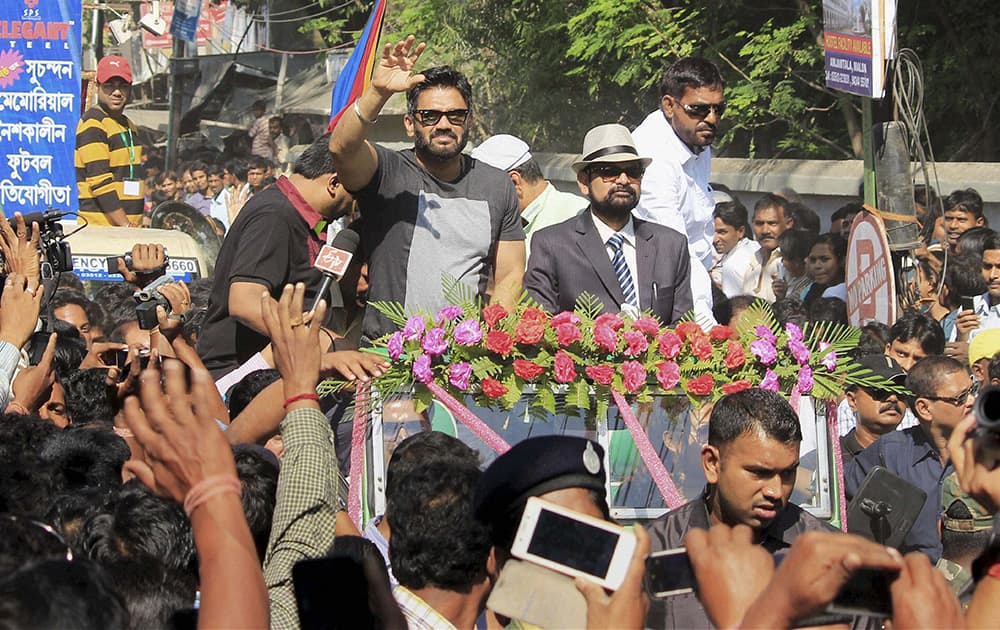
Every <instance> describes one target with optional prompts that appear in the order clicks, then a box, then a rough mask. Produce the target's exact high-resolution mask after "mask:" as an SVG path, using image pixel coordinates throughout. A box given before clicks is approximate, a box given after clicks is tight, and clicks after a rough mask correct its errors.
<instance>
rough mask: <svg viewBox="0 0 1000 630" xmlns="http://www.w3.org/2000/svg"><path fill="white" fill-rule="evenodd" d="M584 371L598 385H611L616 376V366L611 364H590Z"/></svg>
mask: <svg viewBox="0 0 1000 630" xmlns="http://www.w3.org/2000/svg"><path fill="white" fill-rule="evenodd" d="M583 371H584V372H586V373H587V376H589V377H590V378H591V379H592V380H593V381H594V382H595V383H597V384H598V385H610V384H611V380H612V379H613V378H614V377H615V368H613V367H611V366H610V365H588V366H587V367H585V368H583Z"/></svg>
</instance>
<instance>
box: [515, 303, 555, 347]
mask: <svg viewBox="0 0 1000 630" xmlns="http://www.w3.org/2000/svg"><path fill="white" fill-rule="evenodd" d="M548 321H549V316H548V315H546V314H545V311H543V310H541V309H538V308H526V309H524V313H523V314H522V315H521V321H519V322H517V326H516V327H515V328H514V341H516V342H517V343H526V344H536V343H538V342H539V341H541V340H542V336H543V335H545V328H546V325H547V324H548Z"/></svg>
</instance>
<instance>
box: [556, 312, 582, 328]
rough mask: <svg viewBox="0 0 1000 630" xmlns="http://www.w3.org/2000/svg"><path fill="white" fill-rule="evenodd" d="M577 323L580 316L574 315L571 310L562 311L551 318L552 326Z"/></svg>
mask: <svg viewBox="0 0 1000 630" xmlns="http://www.w3.org/2000/svg"><path fill="white" fill-rule="evenodd" d="M579 323H580V318H579V317H577V316H576V313H573V312H571V311H563V312H562V313H559V314H558V315H556V316H555V317H553V318H552V327H553V328H558V327H559V326H562V325H563V324H573V325H574V326H576V325H577V324H579Z"/></svg>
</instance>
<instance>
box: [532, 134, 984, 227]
mask: <svg viewBox="0 0 1000 630" xmlns="http://www.w3.org/2000/svg"><path fill="white" fill-rule="evenodd" d="M535 157H536V158H537V159H538V162H539V164H541V166H542V172H543V173H544V174H545V176H546V177H547V178H548V179H549V180H551V181H552V182H553V183H554V184H555V185H556V187H557V188H559V189H561V190H569V191H572V192H579V191H578V190H577V187H576V176H575V175H574V173H573V169H572V164H573V162H574V161H575V160H576V159H578V158H577V156H576V155H571V154H566V153H537V154H535ZM918 168H919V165H918V164H915V165H914V166H913V170H912V172H914V173H917V172H918ZM862 172H863V163H862V162H861V160H842V161H832V160H830V161H828V160H748V159H742V158H715V159H713V160H712V181H713V182H716V183H719V184H724V185H725V186H727V187H729V188H730V189H731V190H732V191H733V192H734V193H735V194H736V196H737V197H739V199H740V201H741V202H743V204H744V205H745V206H747V208H750V209H752V208H753V204H754V203H755V202H756V201H757V199H758V197H759V196H760V195H761V194H762V193H765V192H773V191H775V190H778V189H779V188H786V187H787V188H792V189H794V190H795V191H797V192H798V193H799V194H800V195H802V198H803V201H804V202H805V204H806V205H808V206H809V207H810V208H812V209H813V210H815V211H816V212H817V213H818V214H819V215H820V218H821V219H822V221H823V223H822V225H823V229H824V230H826V229H827V228H828V227H829V225H830V215H831V214H833V213H834V212H835V211H836V210H837V208H839V207H840V206H842V205H844V204H845V203H848V202H850V201H856V200H857V199H858V194H859V193H858V191H859V188H860V186H861V176H862ZM915 179H916V181H917V182H918V183H919V182H920V181H922V177H916V178H915ZM930 181H931V185H932V186H934V188H936V189H937V190H938V192H942V193H944V194H948V193H949V192H951V191H953V190H955V189H958V188H975V189H976V190H978V191H979V194H980V195H982V197H983V201H984V205H985V213H986V217H987V219H989V222H990V225H991V226H993V227H994V228H995V229H996V228H1000V163H984V162H961V163H959V162H946V163H941V164H938V165H937V181H935V179H934V177H933V174H932V175H931V178H930Z"/></svg>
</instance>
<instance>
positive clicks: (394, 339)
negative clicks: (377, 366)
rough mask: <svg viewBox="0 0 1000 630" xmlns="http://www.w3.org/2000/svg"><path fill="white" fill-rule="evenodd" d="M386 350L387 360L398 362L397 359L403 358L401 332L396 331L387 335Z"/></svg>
mask: <svg viewBox="0 0 1000 630" xmlns="http://www.w3.org/2000/svg"><path fill="white" fill-rule="evenodd" d="M386 350H388V351H389V358H390V359H392V360H393V361H399V357H401V356H403V332H402V331H399V330H397V331H396V332H394V333H392V334H391V335H389V343H387V344H386Z"/></svg>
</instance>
